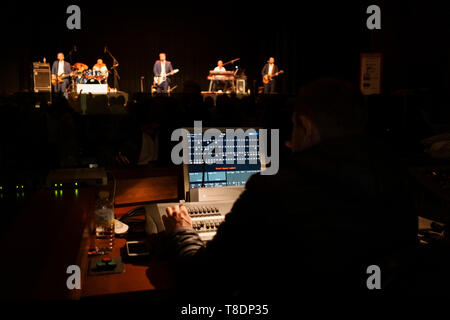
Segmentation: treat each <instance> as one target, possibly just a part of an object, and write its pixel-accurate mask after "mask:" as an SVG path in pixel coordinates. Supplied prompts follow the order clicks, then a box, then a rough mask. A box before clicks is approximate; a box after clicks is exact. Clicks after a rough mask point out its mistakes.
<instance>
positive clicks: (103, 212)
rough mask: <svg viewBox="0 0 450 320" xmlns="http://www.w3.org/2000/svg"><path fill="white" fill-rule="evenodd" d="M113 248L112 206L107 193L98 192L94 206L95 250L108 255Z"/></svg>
mask: <svg viewBox="0 0 450 320" xmlns="http://www.w3.org/2000/svg"><path fill="white" fill-rule="evenodd" d="M113 247H114V205H113V203H112V201H111V200H110V199H109V192H107V191H100V192H99V194H98V200H97V202H96V204H95V250H96V251H97V253H98V254H109V253H111V251H112V249H113Z"/></svg>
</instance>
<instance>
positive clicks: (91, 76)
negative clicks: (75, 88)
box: [72, 62, 106, 84]
mask: <svg viewBox="0 0 450 320" xmlns="http://www.w3.org/2000/svg"><path fill="white" fill-rule="evenodd" d="M72 74H73V78H74V81H75V83H77V84H86V83H90V84H97V83H98V84H102V83H106V75H104V74H102V73H101V71H97V70H92V69H89V67H88V66H87V65H85V64H84V63H81V62H77V63H75V64H74V65H73V66H72Z"/></svg>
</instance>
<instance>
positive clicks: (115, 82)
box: [105, 47, 120, 90]
mask: <svg viewBox="0 0 450 320" xmlns="http://www.w3.org/2000/svg"><path fill="white" fill-rule="evenodd" d="M105 52H106V53H108V54H109V56H110V57H111V59H113V66H112V68H111V69H112V70H113V72H114V88H115V89H116V90H119V80H120V76H119V73H118V72H117V67H118V66H119V61H117V60H116V58H114V56H113V55H112V54H111V52H109V50H108V48H107V47H105Z"/></svg>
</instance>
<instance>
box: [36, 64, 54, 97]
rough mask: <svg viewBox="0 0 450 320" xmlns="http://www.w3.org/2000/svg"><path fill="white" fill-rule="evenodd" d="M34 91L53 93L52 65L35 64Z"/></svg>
mask: <svg viewBox="0 0 450 320" xmlns="http://www.w3.org/2000/svg"><path fill="white" fill-rule="evenodd" d="M33 90H34V92H51V91H52V81H51V72H50V64H48V63H42V62H33Z"/></svg>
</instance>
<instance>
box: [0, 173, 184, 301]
mask: <svg viewBox="0 0 450 320" xmlns="http://www.w3.org/2000/svg"><path fill="white" fill-rule="evenodd" d="M113 174H114V177H115V180H116V184H117V186H116V202H117V203H116V204H117V207H118V208H117V210H116V213H117V215H118V216H120V215H121V214H124V213H125V212H127V211H128V210H129V209H130V208H132V206H131V205H130V203H133V205H134V206H137V205H142V204H145V203H152V202H164V201H175V200H177V199H179V194H180V192H179V190H180V189H179V185H180V179H181V176H180V175H178V171H177V169H154V168H137V169H123V170H119V171H116V172H113ZM98 191H99V188H96V187H82V188H79V189H70V188H66V189H62V190H52V189H46V188H42V189H39V190H37V191H34V192H28V193H27V194H29V196H27V199H26V200H24V201H23V203H21V204H20V205H16V206H15V207H14V208H12V209H11V210H10V212H5V214H9V215H11V216H13V217H14V220H13V223H12V226H11V229H10V230H7V231H6V232H4V234H3V235H2V237H1V239H0V241H1V243H2V244H3V251H2V263H1V264H0V272H1V274H2V276H3V278H2V290H1V291H0V292H1V293H0V297H4V298H19V299H58V300H60V299H80V298H82V297H93V296H101V295H109V294H120V293H128V292H140V291H148V290H153V291H157V290H158V289H161V290H164V289H166V288H169V287H170V286H171V281H170V275H169V274H168V271H167V268H166V266H165V265H164V264H163V263H161V262H158V261H150V262H149V263H148V264H146V265H133V264H126V265H125V272H124V273H122V274H117V275H108V276H96V277H87V266H88V262H89V261H88V255H87V252H88V250H89V247H90V239H91V237H90V234H91V233H90V230H92V221H93V212H94V206H95V200H96V199H97V194H98ZM2 213H3V212H2ZM124 245H125V240H124V239H118V240H117V242H116V245H115V248H114V255H115V256H119V254H120V248H121V247H123V246H124ZM70 265H78V266H80V268H81V271H82V278H81V287H82V288H81V290H69V289H67V285H66V281H67V278H68V277H69V275H68V274H67V267H68V266H70Z"/></svg>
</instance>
